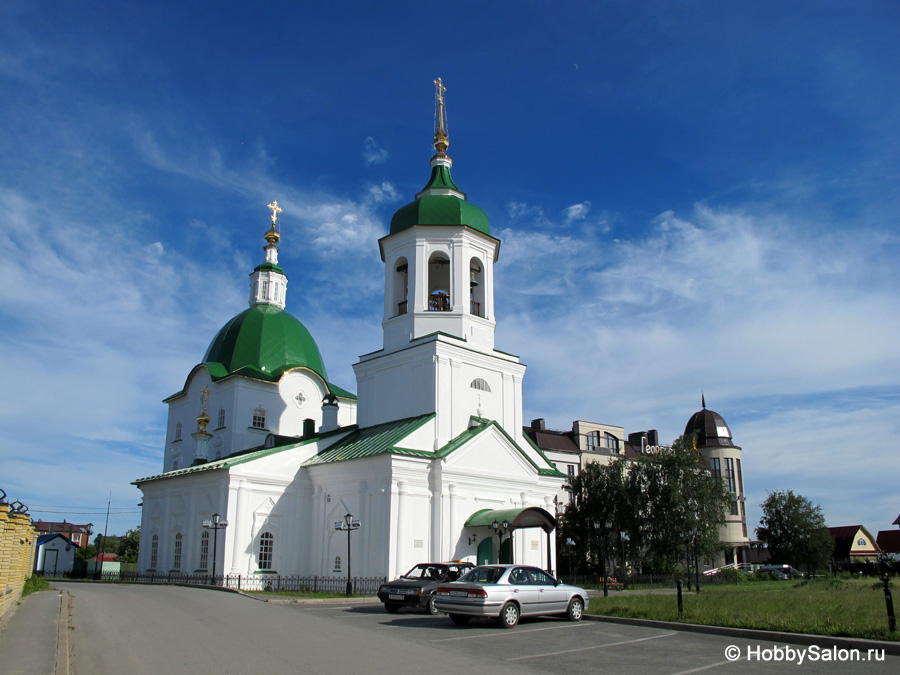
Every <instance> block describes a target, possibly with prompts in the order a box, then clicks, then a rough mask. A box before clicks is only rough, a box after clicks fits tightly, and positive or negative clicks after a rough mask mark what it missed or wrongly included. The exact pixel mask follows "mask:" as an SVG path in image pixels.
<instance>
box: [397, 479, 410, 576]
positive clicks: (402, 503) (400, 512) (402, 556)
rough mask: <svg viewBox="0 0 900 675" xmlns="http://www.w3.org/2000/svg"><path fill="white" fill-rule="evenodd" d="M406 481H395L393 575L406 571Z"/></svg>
mask: <svg viewBox="0 0 900 675" xmlns="http://www.w3.org/2000/svg"><path fill="white" fill-rule="evenodd" d="M406 549H407V542H406V483H405V482H403V481H397V539H396V541H395V542H394V550H395V551H396V552H397V559H396V560H395V562H394V576H395V577H398V576H400V575H401V574H403V573H404V572H406V569H407V568H406V556H407V551H406Z"/></svg>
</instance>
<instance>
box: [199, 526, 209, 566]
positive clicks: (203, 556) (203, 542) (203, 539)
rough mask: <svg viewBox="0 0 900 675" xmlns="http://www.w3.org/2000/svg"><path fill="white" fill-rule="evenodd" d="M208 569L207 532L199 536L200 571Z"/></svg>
mask: <svg viewBox="0 0 900 675" xmlns="http://www.w3.org/2000/svg"><path fill="white" fill-rule="evenodd" d="M208 567H209V532H204V533H203V534H201V535H200V569H201V570H205V569H207V568H208Z"/></svg>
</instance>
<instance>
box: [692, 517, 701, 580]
mask: <svg viewBox="0 0 900 675" xmlns="http://www.w3.org/2000/svg"><path fill="white" fill-rule="evenodd" d="M700 534H701V530H700V528H699V527H698V528H696V529H695V530H694V586H695V587H696V592H697V593H699V592H700V554H699V551H698V550H697V549H698V548H699V546H700Z"/></svg>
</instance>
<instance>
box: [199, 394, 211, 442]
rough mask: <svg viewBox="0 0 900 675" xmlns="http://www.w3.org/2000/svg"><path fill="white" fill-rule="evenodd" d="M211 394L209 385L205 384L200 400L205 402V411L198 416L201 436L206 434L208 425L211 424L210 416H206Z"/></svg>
mask: <svg viewBox="0 0 900 675" xmlns="http://www.w3.org/2000/svg"><path fill="white" fill-rule="evenodd" d="M211 393H212V392H210V390H209V385H206V384H204V385H203V389H201V390H200V400H201V401H203V411H202V412H201V413H200V414H199V415H197V432H198V433H201V434H205V433H206V425H208V424H209V415H207V414H206V402H207V401H208V400H209V395H210V394H211Z"/></svg>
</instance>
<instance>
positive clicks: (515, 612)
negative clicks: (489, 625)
mask: <svg viewBox="0 0 900 675" xmlns="http://www.w3.org/2000/svg"><path fill="white" fill-rule="evenodd" d="M499 622H500V627H501V628H513V627H514V626H515V625H516V624H517V623H519V607H518V605H516V604H515V603H514V602H507V603H506V604H505V605H503V609H501V610H500V618H499Z"/></svg>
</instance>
